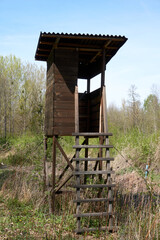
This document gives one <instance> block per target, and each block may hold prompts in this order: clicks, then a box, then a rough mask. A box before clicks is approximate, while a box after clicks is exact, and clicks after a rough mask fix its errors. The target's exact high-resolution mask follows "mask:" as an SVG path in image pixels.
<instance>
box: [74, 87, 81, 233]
mask: <svg viewBox="0 0 160 240" xmlns="http://www.w3.org/2000/svg"><path fill="white" fill-rule="evenodd" d="M78 100H79V99H78V86H75V132H76V133H78V132H79V101H78ZM75 142H76V145H79V136H76V137H75ZM76 158H79V149H76ZM79 170H80V169H79V161H76V171H77V172H78V171H79ZM76 182H77V186H79V185H80V175H76ZM76 195H77V200H79V199H80V188H76ZM79 213H80V202H77V207H76V214H79ZM80 228H81V219H80V217H77V230H80Z"/></svg>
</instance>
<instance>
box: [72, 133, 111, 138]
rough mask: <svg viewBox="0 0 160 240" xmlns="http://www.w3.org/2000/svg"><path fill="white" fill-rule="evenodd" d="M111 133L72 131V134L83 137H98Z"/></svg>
mask: <svg viewBox="0 0 160 240" xmlns="http://www.w3.org/2000/svg"><path fill="white" fill-rule="evenodd" d="M112 135H113V134H112V133H98V132H95V133H86V132H81V133H72V136H84V137H99V136H112Z"/></svg>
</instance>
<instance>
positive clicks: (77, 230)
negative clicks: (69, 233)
mask: <svg viewBox="0 0 160 240" xmlns="http://www.w3.org/2000/svg"><path fill="white" fill-rule="evenodd" d="M117 229H118V228H117V227H99V228H98V227H97V228H80V229H76V230H75V231H74V232H76V233H84V232H91V231H114V232H115V231H117Z"/></svg>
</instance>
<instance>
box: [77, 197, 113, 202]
mask: <svg viewBox="0 0 160 240" xmlns="http://www.w3.org/2000/svg"><path fill="white" fill-rule="evenodd" d="M108 201H110V202H112V201H113V198H86V199H76V200H73V202H75V203H77V202H80V203H88V202H108Z"/></svg>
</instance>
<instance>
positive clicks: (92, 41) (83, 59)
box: [35, 32, 127, 79]
mask: <svg viewBox="0 0 160 240" xmlns="http://www.w3.org/2000/svg"><path fill="white" fill-rule="evenodd" d="M126 41H127V38H126V37H124V36H112V35H111V36H110V35H92V34H67V33H54V32H53V33H46V32H43V33H42V32H41V33H40V37H39V42H38V46H37V50H36V54H35V59H36V60H39V61H47V59H48V56H49V54H50V52H51V50H52V49H53V48H56V49H77V50H78V51H79V63H78V64H79V73H78V78H86V79H88V78H92V77H94V76H96V75H97V74H99V73H100V72H101V68H102V64H101V62H102V52H103V49H104V48H105V61H106V64H107V63H108V62H109V61H110V59H111V58H112V57H113V56H114V55H115V54H116V52H117V51H118V50H119V49H120V48H121V47H122V46H123V44H124V43H125V42H126Z"/></svg>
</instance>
